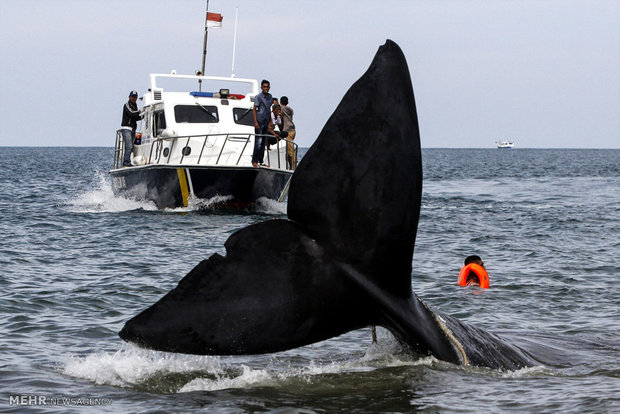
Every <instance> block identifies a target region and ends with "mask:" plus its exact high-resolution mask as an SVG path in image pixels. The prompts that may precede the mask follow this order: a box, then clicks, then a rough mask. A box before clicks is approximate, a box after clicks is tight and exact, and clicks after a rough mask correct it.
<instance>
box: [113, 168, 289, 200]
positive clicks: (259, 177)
mask: <svg viewBox="0 0 620 414" xmlns="http://www.w3.org/2000/svg"><path fill="white" fill-rule="evenodd" d="M110 176H111V178H112V189H113V191H114V194H116V195H119V196H122V197H128V198H133V199H136V200H147V201H152V202H153V203H155V205H156V206H157V208H159V209H164V208H176V207H184V206H187V205H188V200H189V198H190V197H194V198H198V199H205V200H209V199H212V198H214V197H217V196H221V197H224V198H225V200H226V201H225V202H224V204H225V205H227V206H234V207H239V208H246V207H248V206H249V205H251V204H252V203H254V202H256V201H257V200H258V199H259V198H262V197H266V198H270V199H273V200H282V199H283V198H284V196H285V195H286V189H287V188H288V187H287V184H288V181H289V179H290V178H291V176H292V171H290V172H289V171H282V170H275V169H270V168H254V167H197V166H190V167H187V166H171V165H166V166H160V165H157V166H140V167H129V168H120V169H115V170H112V171H110Z"/></svg>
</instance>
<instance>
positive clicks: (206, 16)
mask: <svg viewBox="0 0 620 414" xmlns="http://www.w3.org/2000/svg"><path fill="white" fill-rule="evenodd" d="M208 20H209V0H207V10H206V11H205V37H204V41H203V43H202V67H201V69H200V75H201V76H203V75H204V74H205V60H206V59H207V37H208V36H209V24H208ZM198 90H199V91H202V79H198Z"/></svg>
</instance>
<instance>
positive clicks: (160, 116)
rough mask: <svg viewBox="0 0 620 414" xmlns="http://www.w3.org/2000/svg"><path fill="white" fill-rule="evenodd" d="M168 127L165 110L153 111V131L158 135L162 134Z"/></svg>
mask: <svg viewBox="0 0 620 414" xmlns="http://www.w3.org/2000/svg"><path fill="white" fill-rule="evenodd" d="M164 129H166V116H165V115H164V111H163V110H161V111H155V112H153V130H154V131H153V132H154V135H155V136H156V137H158V136H160V135H161V131H163V130H164Z"/></svg>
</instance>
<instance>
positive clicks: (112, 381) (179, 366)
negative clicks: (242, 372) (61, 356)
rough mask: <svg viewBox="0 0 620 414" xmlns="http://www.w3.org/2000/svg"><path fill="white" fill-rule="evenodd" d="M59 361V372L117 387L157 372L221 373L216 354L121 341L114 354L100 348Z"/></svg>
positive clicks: (154, 374)
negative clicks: (168, 350)
mask: <svg viewBox="0 0 620 414" xmlns="http://www.w3.org/2000/svg"><path fill="white" fill-rule="evenodd" d="M62 365H63V367H62V369H61V372H62V373H63V374H65V375H68V376H71V377H76V378H82V379H86V380H89V381H92V382H94V383H96V384H106V385H114V386H120V387H127V386H131V385H134V384H139V383H142V382H144V381H147V380H149V379H150V378H152V377H154V376H157V375H161V374H175V373H192V372H201V373H203V372H208V373H213V374H214V375H222V374H223V373H224V371H223V368H222V366H221V364H220V360H219V358H218V357H212V356H202V355H182V354H170V353H165V352H158V351H150V350H146V349H142V348H139V347H137V346H135V345H131V344H123V346H122V348H121V349H120V350H119V351H117V352H116V353H114V354H110V353H105V352H103V353H96V354H91V355H88V356H85V357H68V358H67V359H66V360H65V361H63V362H62Z"/></svg>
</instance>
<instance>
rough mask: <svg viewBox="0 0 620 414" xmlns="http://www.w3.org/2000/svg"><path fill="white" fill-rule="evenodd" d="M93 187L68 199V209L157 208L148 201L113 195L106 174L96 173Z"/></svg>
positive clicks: (103, 211)
mask: <svg viewBox="0 0 620 414" xmlns="http://www.w3.org/2000/svg"><path fill="white" fill-rule="evenodd" d="M97 178H98V183H97V185H96V187H95V188H93V189H92V190H90V191H87V192H85V193H82V194H79V195H78V196H77V197H75V198H73V199H71V200H68V201H67V204H68V206H69V207H68V208H69V211H71V212H73V213H115V212H122V211H131V210H140V209H142V210H149V211H153V210H157V207H156V206H155V204H154V203H152V202H150V201H136V200H132V199H129V198H124V197H119V196H116V195H114V192H113V191H112V185H111V184H110V181H109V178H108V177H107V175H106V174H103V173H101V172H98V173H97Z"/></svg>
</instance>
